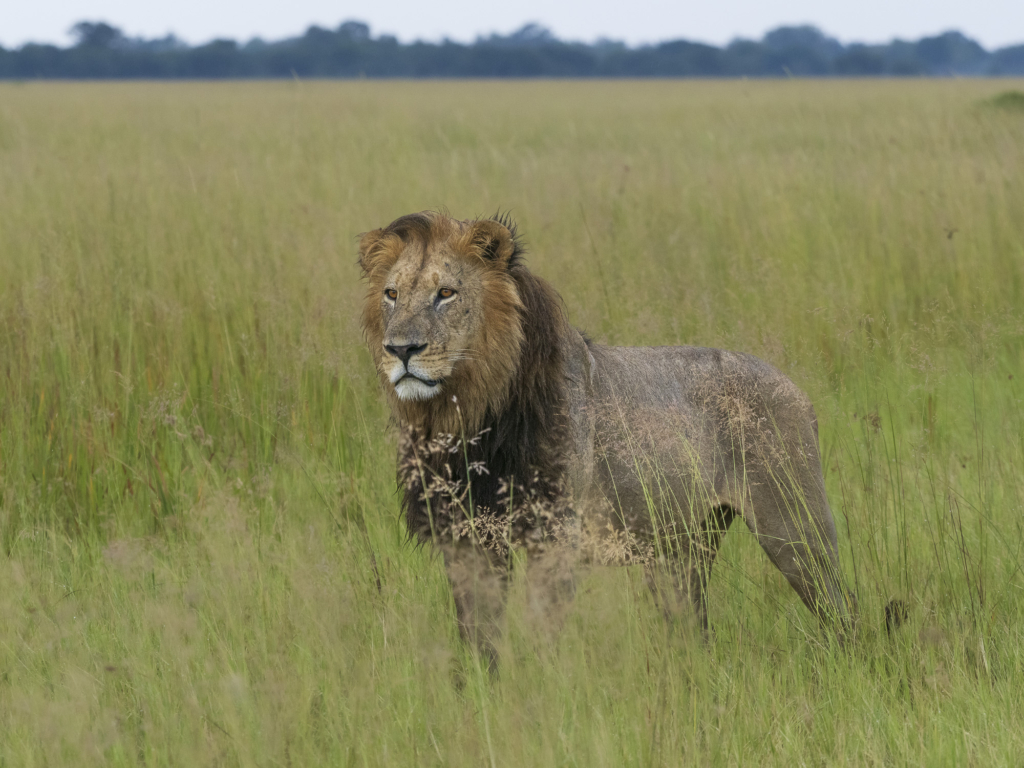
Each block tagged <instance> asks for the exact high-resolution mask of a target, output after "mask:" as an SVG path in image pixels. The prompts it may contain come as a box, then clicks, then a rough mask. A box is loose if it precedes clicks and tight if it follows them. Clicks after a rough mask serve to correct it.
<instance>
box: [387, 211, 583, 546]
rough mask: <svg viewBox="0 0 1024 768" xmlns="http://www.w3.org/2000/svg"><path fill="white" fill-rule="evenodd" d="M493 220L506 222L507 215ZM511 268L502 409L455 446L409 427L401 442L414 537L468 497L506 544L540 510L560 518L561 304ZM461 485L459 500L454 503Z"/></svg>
mask: <svg viewBox="0 0 1024 768" xmlns="http://www.w3.org/2000/svg"><path fill="white" fill-rule="evenodd" d="M495 220H496V221H500V222H501V223H502V224H503V225H504V226H506V227H508V226H509V224H508V223H506V219H495ZM510 231H512V232H513V233H514V230H513V229H511V228H510ZM520 252H521V251H520ZM509 271H510V273H511V275H512V277H513V279H514V280H515V283H516V286H517V288H518V291H519V295H520V298H521V299H522V302H523V309H522V310H521V314H520V319H521V322H522V324H523V330H524V338H525V341H524V343H523V347H522V352H521V355H520V359H519V366H518V369H517V370H516V374H515V376H514V378H513V381H512V385H511V388H510V391H509V394H508V397H507V399H506V400H505V402H504V405H503V407H502V408H501V409H500V410H499V411H497V412H494V411H488V412H487V414H486V416H485V418H484V424H483V429H482V431H481V432H480V433H479V434H478V435H466V436H465V437H466V438H469V440H467V441H466V443H465V444H460V445H459V446H458V448H457V450H453V451H449V450H438V449H437V448H436V447H435V449H434V450H431V449H430V447H429V446H428V439H427V436H425V435H422V434H418V433H416V432H414V431H407V434H406V435H405V436H404V438H403V444H402V447H401V449H400V450H401V454H402V455H401V456H400V459H399V480H400V482H401V484H402V487H403V489H404V498H403V507H404V508H405V513H406V522H407V524H408V528H409V532H410V534H411V535H413V536H415V537H418V538H419V539H420V540H421V541H423V540H427V539H430V538H432V537H435V536H439V537H442V539H443V538H444V537H445V536H447V535H449V531H450V529H451V527H452V526H453V525H455V526H458V524H459V523H460V522H463V520H464V519H465V517H466V513H467V512H468V509H467V507H468V505H469V503H470V502H469V499H470V498H471V499H472V512H471V514H473V515H474V516H481V517H486V518H488V519H489V520H491V521H492V522H497V523H498V524H499V527H501V528H503V529H505V530H506V531H507V533H506V535H508V534H510V535H511V537H512V539H513V541H515V540H516V539H520V540H521V539H522V537H523V534H525V532H526V531H527V530H529V529H532V528H536V527H538V525H539V522H540V521H539V520H538V519H537V517H538V514H540V515H544V516H547V515H551V514H554V515H556V516H557V515H560V514H561V511H560V510H561V509H562V507H564V503H563V501H564V494H565V489H564V488H563V487H562V482H563V478H564V476H565V470H566V461H567V450H568V439H569V437H568V413H567V395H566V381H565V373H564V371H565V365H564V359H563V358H564V355H563V351H562V343H561V335H562V334H563V333H564V330H563V329H564V328H565V326H566V324H567V323H566V319H565V315H564V310H563V308H562V305H561V300H560V299H559V297H558V295H557V294H556V293H555V291H554V290H553V289H552V288H551V287H550V286H549V285H548V284H547V283H546V282H544V281H543V280H542V279H540V278H538V277H536V276H535V275H533V274H531V273H530V271H529V270H528V269H527V268H526V265H525V264H523V263H522V262H521V261H517V262H515V263H513V264H511V265H510V268H509ZM459 437H461V436H456V438H459ZM481 467H482V468H483V469H484V470H486V471H481V470H480V469H478V468H481ZM439 480H440V481H443V482H439ZM424 481H426V487H427V491H426V493H425V492H424ZM441 486H444V487H443V488H442V487H441ZM467 489H468V491H469V493H468V494H466V496H465V498H464V499H463V500H462V501H461V503H460V502H457V501H455V497H457V496H458V495H459V494H461V493H464V492H465V491H466V490H467ZM510 496H511V499H512V500H511V508H510V501H509V498H510ZM509 527H511V530H508V528H509ZM484 538H486V536H484ZM485 543H486V542H485ZM491 543H495V542H491Z"/></svg>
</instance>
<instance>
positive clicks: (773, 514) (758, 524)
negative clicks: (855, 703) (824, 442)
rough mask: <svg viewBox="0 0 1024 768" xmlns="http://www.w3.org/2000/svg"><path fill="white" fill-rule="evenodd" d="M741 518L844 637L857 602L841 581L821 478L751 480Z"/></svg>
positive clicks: (813, 608)
mask: <svg viewBox="0 0 1024 768" xmlns="http://www.w3.org/2000/svg"><path fill="white" fill-rule="evenodd" d="M743 517H744V520H745V521H746V523H747V526H748V527H749V528H750V530H751V532H752V533H753V534H754V536H755V537H756V538H757V541H758V543H759V544H760V545H761V548H762V549H763V550H764V551H765V553H766V554H767V555H768V557H769V559H770V560H771V561H772V563H773V564H774V565H775V567H776V568H778V569H779V571H781V572H782V575H783V576H785V578H786V581H788V582H789V585H790V586H791V587H792V588H793V589H794V591H796V593H797V594H798V595H799V596H800V599H801V600H802V601H803V603H804V605H806V606H807V607H808V608H809V609H810V611H811V612H812V613H813V614H814V615H815V616H816V617H817V618H818V620H819V621H820V623H821V624H822V625H823V626H826V627H831V628H834V629H835V630H836V631H837V632H838V633H839V635H840V637H841V638H844V637H845V636H846V635H847V634H848V633H849V632H850V631H851V630H852V628H853V619H854V611H855V601H854V598H853V596H852V594H850V593H849V592H848V591H847V589H846V587H845V585H844V582H843V576H842V571H841V570H840V566H839V547H838V543H837V538H836V528H835V522H834V521H833V518H832V510H831V509H830V508H829V505H828V501H827V499H826V498H825V489H824V481H823V480H821V479H820V470H819V477H817V478H815V477H808V476H805V477H803V478H793V477H792V476H783V477H781V478H779V477H767V478H765V479H763V480H762V481H761V482H758V483H756V484H752V486H751V491H750V493H749V495H748V497H747V500H746V503H745V504H744V505H743Z"/></svg>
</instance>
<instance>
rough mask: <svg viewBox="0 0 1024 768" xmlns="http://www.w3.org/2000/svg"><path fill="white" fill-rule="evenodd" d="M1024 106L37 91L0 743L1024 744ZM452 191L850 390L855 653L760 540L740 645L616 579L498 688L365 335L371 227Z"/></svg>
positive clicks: (741, 606) (824, 385)
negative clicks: (507, 212) (840, 642)
mask: <svg viewBox="0 0 1024 768" xmlns="http://www.w3.org/2000/svg"><path fill="white" fill-rule="evenodd" d="M1020 87H1021V84H1020V83H1013V82H1007V81H1002V82H986V81H941V82H926V81H914V82H870V83H868V82H727V83H703V82H683V83H676V82H656V83H655V82H645V83H558V82H540V83H529V84H526V83H483V82H481V83H306V82H301V83H299V82H292V83H274V84H162V85H152V84H102V85H100V84H5V85H3V86H0V494H2V495H0V584H2V585H3V587H2V589H0V765H2V766H8V765H9V766H43V765H47V766H50V765H75V766H89V765H103V766H122V765H125V766H127V765H147V766H160V765H165V766H182V765H225V766H234V765H239V766H249V765H259V766H277V765H360V766H362V765H366V766H376V765H452V766H460V765H466V766H478V765H492V766H499V765H508V766H522V765H529V766H544V765H581V766H583V765H585V766H621V765H643V766H648V765H665V766H673V765H684V764H699V765H734V764H768V765H844V764H845V765H900V764H917V765H929V766H934V765H954V764H955V765H965V764H972V765H994V764H1013V763H1016V762H1019V759H1020V755H1022V754H1024V733H1022V731H1021V728H1020V723H1021V722H1024V578H1022V573H1021V568H1022V564H1024V412H1022V405H1021V397H1022V384H1024V365H1022V363H1024V310H1022V298H1024V115H1022V113H1021V112H1020V111H1019V110H1014V109H1003V108H1000V107H999V106H998V104H999V103H1000V102H993V101H992V98H993V97H994V96H996V95H997V94H999V93H1001V92H1004V91H1007V90H1009V89H1011V88H1020ZM438 206H447V207H448V208H449V209H450V210H451V211H452V212H453V213H455V214H457V215H459V216H462V217H469V216H473V215H478V214H490V213H492V212H494V211H495V210H497V209H498V208H511V209H512V211H513V213H514V215H515V217H516V218H517V219H518V221H519V223H520V226H521V229H522V230H523V231H524V232H525V234H526V238H527V240H528V242H529V244H530V246H531V255H530V257H529V263H530V264H531V266H532V267H533V268H534V269H535V270H536V271H537V272H539V273H541V274H542V275H544V276H546V277H547V278H549V279H550V280H551V281H553V282H554V283H555V285H556V286H557V287H558V288H559V289H560V291H561V293H562V295H563V297H564V299H565V302H566V305H567V308H568V311H569V313H570V315H571V317H572V319H573V321H574V322H575V323H576V324H577V325H578V326H580V327H582V328H584V329H586V330H587V331H588V332H589V333H590V334H591V335H592V336H594V337H595V338H596V339H598V340H600V341H607V342H612V343H630V344H699V345H709V346H722V347H727V348H732V349H738V350H744V351H748V352H752V353H754V354H757V355H759V356H761V357H763V358H765V359H767V360H769V361H771V362H773V363H774V364H776V365H777V366H778V367H780V368H781V369H783V370H784V371H786V372H787V373H788V374H790V376H791V377H792V378H793V379H794V380H795V381H796V382H797V383H798V384H799V385H800V386H802V387H803V388H804V389H805V390H806V391H807V392H808V393H809V394H810V395H811V397H812V399H813V400H814V402H815V404H816V407H817V410H818V415H819V421H820V427H821V443H822V453H823V456H824V457H825V472H826V482H827V486H828V491H829V495H830V498H831V500H832V506H833V508H834V510H835V512H836V515H837V518H838V520H837V522H838V524H839V528H840V538H841V546H842V556H843V566H844V569H845V572H846V575H847V578H848V580H849V582H850V583H851V585H855V588H856V590H857V593H858V596H859V601H860V609H861V615H862V619H861V624H860V630H859V635H858V640H857V642H856V644H855V645H854V646H853V647H852V648H851V649H849V650H848V651H840V650H837V649H835V648H833V647H831V646H830V645H829V644H828V643H824V642H822V640H823V638H822V636H821V635H820V633H819V632H818V630H817V628H816V627H815V626H814V623H813V620H812V618H811V616H810V614H809V613H808V612H807V611H806V610H805V609H804V608H803V607H802V606H801V605H800V604H799V603H798V601H797V600H796V598H795V595H794V594H793V593H792V592H791V591H790V590H789V588H788V587H787V586H786V585H785V583H784V582H783V581H782V579H781V577H780V576H779V575H778V574H777V572H776V571H775V570H774V568H773V567H772V566H771V565H770V564H769V563H768V562H767V560H766V558H765V557H764V556H763V555H762V553H761V552H760V550H759V549H758V548H757V546H756V544H755V542H754V540H753V537H752V536H751V535H750V534H749V533H748V532H747V531H746V530H744V529H743V527H742V526H740V525H737V526H734V528H733V530H732V531H731V533H730V534H729V536H728V537H727V539H726V543H725V545H724V548H723V552H722V555H721V559H720V560H719V563H718V564H717V565H716V571H715V574H714V579H713V591H712V612H711V616H712V621H713V623H714V625H715V627H716V630H717V632H716V636H715V639H714V640H713V641H712V642H711V643H710V644H709V645H708V646H704V645H703V644H701V643H700V642H695V640H694V638H693V637H692V635H690V634H688V633H687V632H685V631H681V630H679V629H678V628H673V627H670V626H668V625H667V624H666V623H665V622H664V621H663V620H662V618H661V615H660V613H659V612H658V611H657V609H656V607H655V606H654V605H653V603H652V600H651V599H650V597H649V595H648V594H647V592H646V588H645V586H644V580H643V577H642V574H640V573H638V572H636V571H634V570H630V569H615V570H597V571H594V572H592V573H591V574H589V575H588V576H587V577H586V579H585V580H584V581H583V583H582V584H581V590H580V595H579V598H578V601H577V605H576V608H575V609H574V612H573V614H572V616H571V618H570V621H569V624H568V626H567V627H566V628H565V630H564V631H563V633H562V634H561V635H560V637H559V638H558V639H557V641H555V642H554V643H553V644H548V643H543V642H538V641H535V640H534V639H533V638H532V637H531V636H530V635H529V634H528V633H527V632H526V631H524V628H523V624H522V621H521V620H520V613H521V599H522V598H521V595H514V599H513V601H512V607H511V615H510V617H509V633H508V642H507V648H506V653H505V662H504V665H503V667H502V670H501V674H500V677H499V678H498V679H496V680H494V681H491V680H490V679H488V677H487V675H486V673H483V672H481V671H480V669H479V667H478V666H477V665H476V664H475V663H474V660H473V659H472V657H471V656H469V655H468V654H467V653H466V651H465V649H464V648H463V647H461V646H460V644H459V642H458V640H457V637H456V633H455V625H454V617H453V608H452V605H451V603H450V596H449V594H448V591H447V586H446V583H445V580H444V577H443V573H442V569H441V566H440V563H439V562H438V561H437V560H436V559H435V558H433V557H431V555H430V553H429V552H428V551H426V550H423V549H416V548H413V547H412V546H410V545H409V544H407V543H406V541H405V536H404V531H403V529H402V525H401V522H400V520H399V516H398V500H397V497H396V495H395V488H394V437H393V436H392V435H390V434H389V432H388V427H387V415H386V413H385V411H384V408H383V405H382V403H381V402H380V398H379V395H378V393H377V390H376V384H375V381H374V378H373V375H372V373H373V372H372V365H371V364H370V361H369V357H368V355H367V353H366V352H365V350H363V349H362V347H361V339H360V334H359V329H358V326H357V320H356V316H357V305H358V302H359V300H360V297H361V291H362V289H361V286H360V284H359V280H358V270H357V268H356V265H355V243H356V235H357V234H358V233H359V232H361V231H363V230H366V229H370V228H373V227H376V226H380V225H382V224H384V223H386V222H388V221H390V220H391V219H393V218H394V217H396V216H398V215H400V214H403V213H407V212H409V211H413V210H420V209H424V208H430V207H438ZM517 597H518V601H517V599H515V598H517ZM893 597H898V598H900V599H903V600H905V601H906V603H907V604H908V605H909V607H910V620H909V622H908V624H907V626H906V627H904V628H903V629H902V630H900V631H899V632H898V633H896V634H895V635H894V636H892V637H889V636H888V635H887V634H886V631H885V627H884V623H883V607H884V605H885V604H886V602H887V601H889V600H890V599H891V598H893ZM456 679H460V680H462V681H464V685H456V684H454V683H453V680H456Z"/></svg>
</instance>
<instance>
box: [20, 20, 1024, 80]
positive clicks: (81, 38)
mask: <svg viewBox="0 0 1024 768" xmlns="http://www.w3.org/2000/svg"><path fill="white" fill-rule="evenodd" d="M71 32H72V35H73V37H74V39H75V43H74V44H73V45H71V46H69V47H67V48H61V47H58V46H55V45H40V44H36V43H28V44H26V45H23V46H21V47H20V48H17V49H13V50H5V49H4V48H3V47H0V78H5V79H27V78H82V79H85V78H89V79H95V78H208V79H214V78H281V77H302V78H313V77H323V78H327V77H340V78H356V77H403V78H418V77H453V78H454V77H789V76H793V77H879V76H882V77H885V76H889V77H910V76H930V77H948V76H954V75H955V76H962V75H968V76H970V75H974V76H991V75H1024V44H1022V45H1015V46H1010V47H1007V48H1001V49H999V50H996V51H987V50H985V49H984V48H983V47H982V46H981V45H979V44H978V43H977V42H975V41H974V40H971V39H969V38H967V37H965V36H964V35H962V34H961V33H959V32H946V33H944V34H941V35H938V36H935V37H926V38H922V39H921V40H918V41H916V42H907V41H903V40H894V41H892V42H891V43H886V44H884V45H864V44H861V43H853V44H850V45H843V44H842V43H840V42H839V41H838V40H835V39H834V38H831V37H828V36H826V35H825V34H823V33H822V32H821V31H820V30H818V29H816V28H815V27H811V26H800V27H780V28H779V29H776V30H773V31H772V32H769V33H768V34H766V35H765V36H764V38H762V39H761V40H759V41H756V40H742V39H740V40H734V41H733V42H731V43H729V44H728V45H726V46H724V47H721V48H719V47H716V46H713V45H705V44H703V43H696V42H690V41H688V40H672V41H669V42H664V43H659V44H656V45H644V46H638V47H629V46H627V45H626V44H624V43H621V42H615V41H610V40H601V41H598V42H596V43H593V44H585V43H572V42H565V41H562V40H559V39H557V38H556V37H554V35H552V34H551V32H549V31H548V30H547V29H545V28H544V27H541V26H538V25H536V24H527V25H526V26H524V27H523V28H522V29H520V30H518V31H516V32H513V33H512V34H510V35H504V36H503V35H491V36H490V37H480V38H478V39H477V40H476V41H475V42H473V43H468V44H463V43H456V42H452V41H449V40H445V41H443V42H439V43H426V42H414V43H408V44H404V43H400V42H399V41H398V40H397V39H395V38H394V37H391V36H389V35H379V36H377V37H374V36H373V35H371V33H370V28H369V27H368V26H367V25H366V24H363V23H362V22H358V21H346V22H345V23H343V24H341V25H340V26H339V27H338V28H337V29H333V30H332V29H324V28H322V27H317V26H313V27H310V28H309V29H308V30H306V33H305V34H304V35H302V36H301V37H294V38H289V39H286V40H279V41H277V42H265V41H263V40H260V39H254V40H250V41H249V42H247V43H245V44H239V43H237V42H235V41H234V40H214V41H212V42H209V43H206V44H204V45H197V46H189V45H186V44H184V43H183V42H181V41H180V40H178V39H177V38H175V37H174V36H173V35H168V36H167V37H163V38H159V39H153V40H145V39H141V38H131V37H127V36H125V35H124V33H123V32H122V31H121V30H119V29H117V28H116V27H113V26H111V25H109V24H106V23H104V22H88V21H83V22H80V23H78V24H76V25H75V26H74V27H73V28H72V30H71Z"/></svg>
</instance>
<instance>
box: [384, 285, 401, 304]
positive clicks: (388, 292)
mask: <svg viewBox="0 0 1024 768" xmlns="http://www.w3.org/2000/svg"><path fill="white" fill-rule="evenodd" d="M384 295H385V296H387V297H388V299H390V300H391V301H394V300H395V299H397V298H398V291H396V290H395V289H394V288H388V289H387V290H385V291H384Z"/></svg>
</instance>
